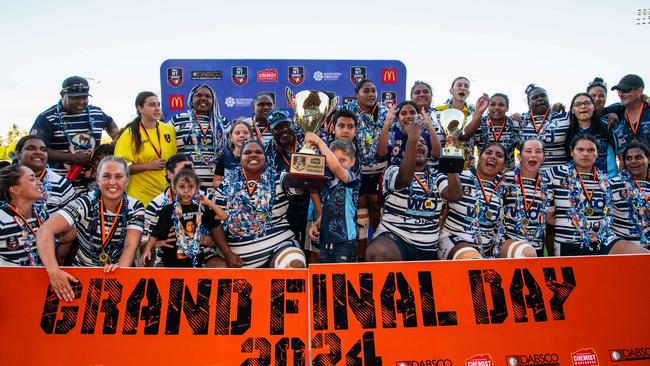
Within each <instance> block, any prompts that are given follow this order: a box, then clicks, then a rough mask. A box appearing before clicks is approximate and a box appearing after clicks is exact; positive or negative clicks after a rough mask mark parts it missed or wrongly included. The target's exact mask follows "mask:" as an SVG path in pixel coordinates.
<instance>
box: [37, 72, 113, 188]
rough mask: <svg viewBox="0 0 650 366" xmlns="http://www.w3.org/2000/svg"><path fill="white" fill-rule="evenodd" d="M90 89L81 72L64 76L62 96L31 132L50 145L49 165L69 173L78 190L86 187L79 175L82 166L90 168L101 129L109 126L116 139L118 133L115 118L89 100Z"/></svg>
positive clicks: (108, 129)
mask: <svg viewBox="0 0 650 366" xmlns="http://www.w3.org/2000/svg"><path fill="white" fill-rule="evenodd" d="M89 90H90V87H89V86H88V81H87V80H86V79H84V78H82V77H80V76H71V77H69V78H67V79H65V80H64V81H63V85H62V87H61V92H60V93H59V94H60V95H61V99H60V100H59V101H58V103H56V104H55V105H53V106H51V107H50V108H48V109H47V110H45V111H44V112H43V113H41V114H39V115H38V117H36V121H35V122H34V125H32V128H31V134H32V135H36V136H38V137H39V138H40V139H41V140H43V142H45V145H46V146H47V148H48V161H49V167H50V169H52V170H53V171H54V172H56V173H58V174H60V175H62V176H66V178H68V180H70V181H71V182H72V185H73V186H74V188H75V191H76V192H77V193H80V192H82V191H83V190H84V188H85V187H84V185H83V182H82V181H81V179H78V177H80V176H81V174H80V173H81V172H82V170H83V169H86V168H90V166H91V162H92V152H93V150H94V149H95V147H97V146H99V145H100V141H101V138H102V131H103V130H106V132H107V133H108V135H109V136H110V137H111V138H113V139H115V137H116V136H117V133H118V128H117V124H116V123H115V121H113V118H111V117H110V116H108V115H106V114H105V113H104V112H103V111H102V110H101V109H100V108H99V107H96V106H93V105H89V104H88V97H89V96H90V94H89V93H88V92H89ZM71 168H72V169H71ZM71 170H72V171H71Z"/></svg>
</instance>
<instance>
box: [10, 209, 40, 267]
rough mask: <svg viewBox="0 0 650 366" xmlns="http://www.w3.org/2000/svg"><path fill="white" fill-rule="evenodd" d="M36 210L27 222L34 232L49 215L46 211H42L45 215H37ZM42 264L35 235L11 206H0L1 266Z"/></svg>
mask: <svg viewBox="0 0 650 366" xmlns="http://www.w3.org/2000/svg"><path fill="white" fill-rule="evenodd" d="M35 211H36V210H34V211H33V215H32V217H31V218H29V219H27V223H28V224H29V226H31V228H32V230H34V232H37V231H38V228H39V227H40V226H41V224H42V223H43V222H44V221H45V220H46V219H47V218H48V217H49V216H48V215H47V213H46V212H43V211H41V212H42V214H43V216H42V217H37V215H38V214H37V212H35ZM30 261H31V263H30ZM40 264H41V262H40V258H39V256H38V250H37V249H36V238H35V235H34V234H33V233H32V232H31V231H30V230H29V229H28V226H26V225H25V222H23V220H22V219H21V218H20V217H18V215H16V214H15V213H14V212H13V211H11V209H10V208H9V207H6V206H5V207H0V266H30V265H40Z"/></svg>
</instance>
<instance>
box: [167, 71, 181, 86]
mask: <svg viewBox="0 0 650 366" xmlns="http://www.w3.org/2000/svg"><path fill="white" fill-rule="evenodd" d="M167 84H169V85H170V86H171V87H173V88H178V87H179V86H181V84H183V68H182V67H168V68H167Z"/></svg>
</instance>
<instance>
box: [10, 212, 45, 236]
mask: <svg viewBox="0 0 650 366" xmlns="http://www.w3.org/2000/svg"><path fill="white" fill-rule="evenodd" d="M7 206H8V207H9V209H10V210H11V211H12V212H13V213H15V214H16V215H18V217H20V219H21V220H23V222H24V223H25V225H26V226H27V228H28V229H29V231H31V233H32V235H34V237H36V231H34V229H33V228H32V226H31V225H30V224H29V222H28V221H27V219H26V218H25V216H23V215H22V214H21V213H20V212H18V210H17V209H16V208H15V207H14V206H13V205H10V204H7ZM34 216H36V221H37V222H38V226H39V227H40V226H41V218H40V217H38V215H34ZM14 221H16V224H18V225H19V226H20V223H19V222H18V220H17V219H16V217H15V216H14Z"/></svg>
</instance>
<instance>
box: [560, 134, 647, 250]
mask: <svg viewBox="0 0 650 366" xmlns="http://www.w3.org/2000/svg"><path fill="white" fill-rule="evenodd" d="M571 156H572V160H571V161H570V162H568V163H567V164H565V165H561V166H556V167H553V169H552V170H551V172H550V178H551V186H552V189H553V195H554V202H555V204H554V205H555V210H556V220H555V254H556V255H561V256H571V255H598V254H623V253H638V252H641V251H643V248H641V247H640V246H638V245H636V244H633V243H631V242H629V241H626V240H619V239H617V238H616V236H615V235H614V233H613V231H612V223H613V219H614V196H613V193H612V187H611V185H610V182H609V178H607V175H606V174H605V173H603V172H601V171H599V170H598V169H597V168H596V166H595V162H596V158H597V157H598V149H597V141H596V139H595V138H594V137H593V136H591V135H589V134H586V135H582V136H578V137H576V138H575V139H574V140H573V141H572V142H571Z"/></svg>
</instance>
